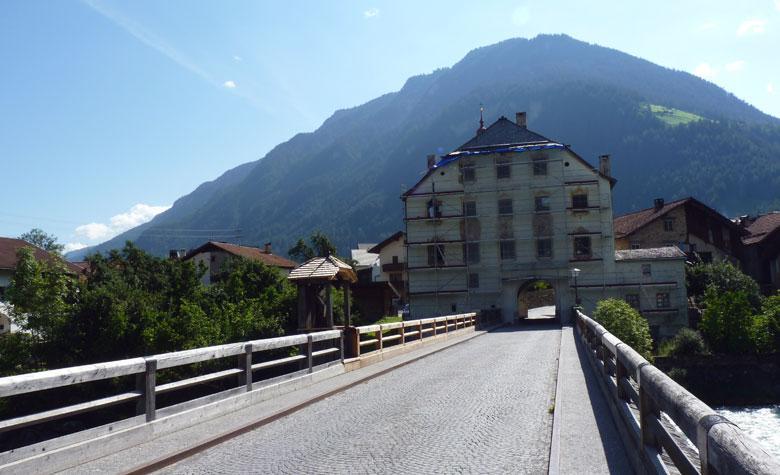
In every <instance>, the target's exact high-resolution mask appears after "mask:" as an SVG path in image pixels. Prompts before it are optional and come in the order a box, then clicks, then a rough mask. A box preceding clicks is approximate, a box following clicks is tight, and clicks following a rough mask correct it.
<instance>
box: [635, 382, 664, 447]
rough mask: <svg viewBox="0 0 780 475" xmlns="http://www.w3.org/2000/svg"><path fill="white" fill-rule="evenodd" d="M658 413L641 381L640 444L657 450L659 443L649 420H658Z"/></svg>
mask: <svg viewBox="0 0 780 475" xmlns="http://www.w3.org/2000/svg"><path fill="white" fill-rule="evenodd" d="M640 380H641V378H640ZM660 415H661V414H660V411H659V409H658V407H657V406H656V404H655V401H653V398H651V397H650V395H649V394H647V391H646V390H645V389H644V386H643V385H642V383H641V381H640V383H639V427H640V431H641V437H642V444H643V445H647V446H650V447H653V448H654V449H656V450H658V449H660V447H661V443H660V441H659V440H658V437H657V436H656V434H655V431H654V430H653V425H652V424H651V419H658V418H659V417H660Z"/></svg>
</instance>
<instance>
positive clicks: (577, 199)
mask: <svg viewBox="0 0 780 475" xmlns="http://www.w3.org/2000/svg"><path fill="white" fill-rule="evenodd" d="M571 207H572V208H574V209H586V208H587V207H588V194H587V193H578V194H576V195H573V196H572V197H571Z"/></svg>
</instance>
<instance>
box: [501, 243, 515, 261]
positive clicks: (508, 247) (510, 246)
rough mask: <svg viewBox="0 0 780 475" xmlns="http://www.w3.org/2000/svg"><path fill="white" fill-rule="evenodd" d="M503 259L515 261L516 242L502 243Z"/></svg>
mask: <svg viewBox="0 0 780 475" xmlns="http://www.w3.org/2000/svg"><path fill="white" fill-rule="evenodd" d="M500 247H501V259H504V260H507V259H514V258H515V242H514V241H501V244H500Z"/></svg>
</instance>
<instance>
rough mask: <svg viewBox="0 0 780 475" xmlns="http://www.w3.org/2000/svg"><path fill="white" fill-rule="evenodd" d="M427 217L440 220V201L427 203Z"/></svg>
mask: <svg viewBox="0 0 780 475" xmlns="http://www.w3.org/2000/svg"><path fill="white" fill-rule="evenodd" d="M428 217H429V218H441V201H439V200H430V201H428Z"/></svg>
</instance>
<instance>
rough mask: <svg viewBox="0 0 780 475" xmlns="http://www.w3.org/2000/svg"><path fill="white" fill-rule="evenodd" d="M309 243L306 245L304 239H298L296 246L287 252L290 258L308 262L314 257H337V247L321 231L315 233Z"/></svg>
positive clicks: (310, 237)
mask: <svg viewBox="0 0 780 475" xmlns="http://www.w3.org/2000/svg"><path fill="white" fill-rule="evenodd" d="M309 243H311V245H309V244H306V241H304V239H303V238H300V239H298V242H296V243H295V246H293V247H291V248H290V250H288V251H287V254H289V256H290V257H291V258H293V259H295V260H297V261H300V262H304V261H308V260H309V259H311V258H313V257H325V256H330V255H334V256H335V255H336V246H334V245H333V243H332V242H331V240H330V238H328V236H326V235H325V234H323V233H322V232H320V231H315V232H313V233H312V235H311V236H309Z"/></svg>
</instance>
